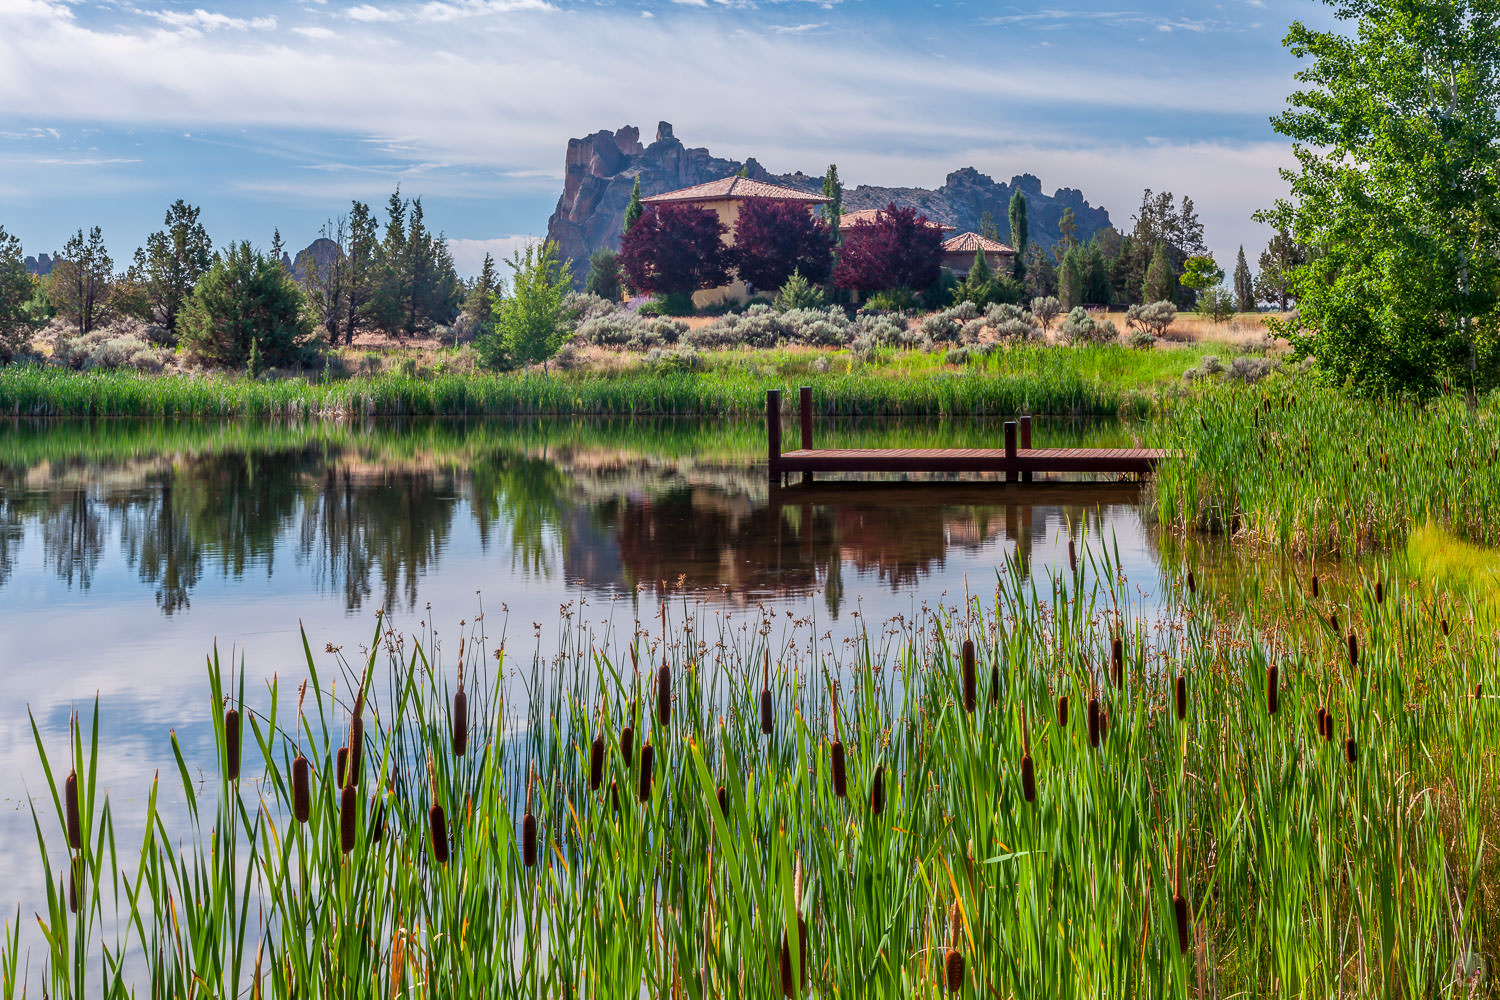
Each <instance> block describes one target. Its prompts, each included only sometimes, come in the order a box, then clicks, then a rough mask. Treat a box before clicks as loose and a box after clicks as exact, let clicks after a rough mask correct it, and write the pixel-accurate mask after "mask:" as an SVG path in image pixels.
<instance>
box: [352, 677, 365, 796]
mask: <svg viewBox="0 0 1500 1000" xmlns="http://www.w3.org/2000/svg"><path fill="white" fill-rule="evenodd" d="M362 699H363V696H361V700H362ZM364 759H365V717H364V715H363V714H361V712H360V711H358V710H356V711H355V713H354V717H353V718H352V719H350V720H349V778H348V784H349V785H351V786H353V787H355V788H358V787H359V778H360V771H361V769H362V765H363V762H364Z"/></svg>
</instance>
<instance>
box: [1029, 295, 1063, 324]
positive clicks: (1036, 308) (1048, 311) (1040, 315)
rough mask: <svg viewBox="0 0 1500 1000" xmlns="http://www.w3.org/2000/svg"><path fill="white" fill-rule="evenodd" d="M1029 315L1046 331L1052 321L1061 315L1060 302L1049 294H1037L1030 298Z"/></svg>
mask: <svg viewBox="0 0 1500 1000" xmlns="http://www.w3.org/2000/svg"><path fill="white" fill-rule="evenodd" d="M1031 315H1032V316H1033V317H1034V318H1035V319H1036V321H1037V323H1039V324H1041V327H1042V332H1043V333H1046V332H1047V331H1048V330H1049V329H1051V328H1052V323H1053V321H1054V320H1056V319H1057V317H1058V316H1060V315H1062V303H1061V302H1059V301H1058V300H1057V299H1055V298H1053V297H1052V296H1051V295H1039V296H1037V297H1036V298H1034V299H1032V300H1031Z"/></svg>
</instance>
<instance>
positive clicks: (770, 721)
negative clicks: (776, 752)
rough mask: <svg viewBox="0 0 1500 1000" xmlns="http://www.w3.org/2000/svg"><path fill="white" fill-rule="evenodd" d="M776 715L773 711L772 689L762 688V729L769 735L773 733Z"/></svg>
mask: <svg viewBox="0 0 1500 1000" xmlns="http://www.w3.org/2000/svg"><path fill="white" fill-rule="evenodd" d="M774 723H775V716H774V714H773V713H772V711H771V689H770V688H761V690H760V731H761V732H762V733H764V734H765V735H767V736H770V735H771V730H772V729H773V728H774Z"/></svg>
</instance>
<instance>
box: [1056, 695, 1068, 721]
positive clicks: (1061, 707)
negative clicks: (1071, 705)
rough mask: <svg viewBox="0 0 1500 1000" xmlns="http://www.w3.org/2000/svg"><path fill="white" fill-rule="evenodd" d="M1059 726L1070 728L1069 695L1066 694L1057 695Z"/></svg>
mask: <svg viewBox="0 0 1500 1000" xmlns="http://www.w3.org/2000/svg"><path fill="white" fill-rule="evenodd" d="M1057 728H1058V729H1067V728H1068V696H1067V695H1065V694H1060V695H1058V696H1057Z"/></svg>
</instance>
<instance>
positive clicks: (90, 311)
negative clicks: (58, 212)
mask: <svg viewBox="0 0 1500 1000" xmlns="http://www.w3.org/2000/svg"><path fill="white" fill-rule="evenodd" d="M52 258H53V261H52V273H51V274H50V275H48V282H47V296H48V298H50V299H51V300H52V304H53V305H54V306H56V307H57V311H58V312H60V313H62V314H63V316H64V317H66V318H67V319H68V320H70V321H71V322H72V323H73V325H74V326H76V327H78V332H79V333H88V332H89V331H90V330H92V329H93V328H94V327H95V326H97V325H98V324H99V322H100V321H101V320H102V319H103V318H104V313H105V312H106V310H105V308H104V303H105V301H106V300H107V298H108V296H109V281H110V277H111V276H112V275H113V274H114V268H115V262H114V261H113V260H111V259H110V256H109V251H108V250H106V249H105V247H104V235H103V233H102V232H101V231H100V229H99V227H98V226H95V227H93V228H92V229H90V230H89V232H88V236H87V237H85V236H84V233H83V230H82V229H80V230H78V232H76V233H74V234H73V235H72V236H71V237H70V238H69V239H68V242H67V243H65V244H64V245H63V248H62V249H61V250H60V251H58V252H57V253H55V254H53V255H52Z"/></svg>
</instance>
